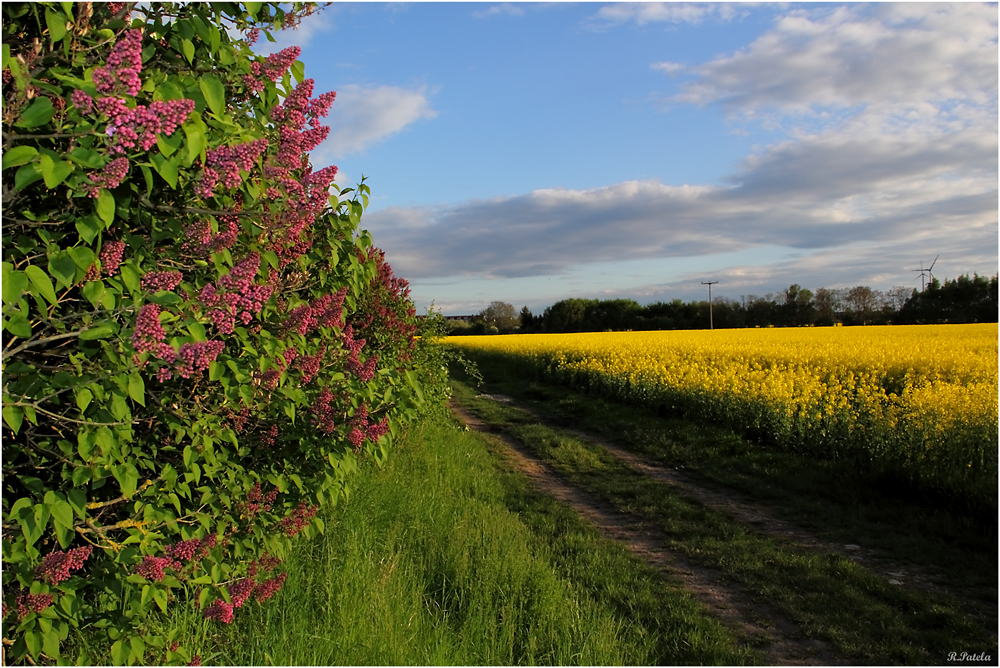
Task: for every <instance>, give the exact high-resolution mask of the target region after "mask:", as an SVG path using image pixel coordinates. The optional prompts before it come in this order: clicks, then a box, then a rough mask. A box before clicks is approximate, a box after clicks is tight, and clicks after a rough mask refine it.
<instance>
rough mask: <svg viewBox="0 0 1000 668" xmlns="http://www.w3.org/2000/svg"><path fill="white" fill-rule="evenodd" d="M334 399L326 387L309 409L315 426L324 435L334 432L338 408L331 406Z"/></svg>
mask: <svg viewBox="0 0 1000 668" xmlns="http://www.w3.org/2000/svg"><path fill="white" fill-rule="evenodd" d="M333 399H334V397H333V393H332V392H330V390H329V389H327V388H325V387H324V388H323V389H322V390H320V392H319V394H318V395H316V399H315V400H314V401H313V403H312V406H310V408H309V410H310V411H311V412H312V414H313V421H312V422H313V424H314V425H316V427H317V428H318V429H319V430H320V431H321V432H323V433H324V434H331V433H333V430H334V424H333V414H334V413H335V412H336V408H335V407H334V406H331V405H330V404H331V402H332V401H333Z"/></svg>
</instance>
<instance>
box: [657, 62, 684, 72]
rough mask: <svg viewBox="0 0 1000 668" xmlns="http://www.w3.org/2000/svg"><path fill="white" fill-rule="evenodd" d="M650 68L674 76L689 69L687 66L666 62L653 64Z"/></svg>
mask: <svg viewBox="0 0 1000 668" xmlns="http://www.w3.org/2000/svg"><path fill="white" fill-rule="evenodd" d="M649 68H650V69H652V70H659V71H660V72H663V73H665V74H670V75H673V74H677V73H678V72H683V71H684V70H686V69H687V66H686V65H682V64H681V63H671V62H666V61H664V62H662V63H653V64H652V65H650V66H649Z"/></svg>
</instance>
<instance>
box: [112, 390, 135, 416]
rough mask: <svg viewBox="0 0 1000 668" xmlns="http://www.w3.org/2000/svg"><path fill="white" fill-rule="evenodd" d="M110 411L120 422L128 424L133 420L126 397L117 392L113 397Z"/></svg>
mask: <svg viewBox="0 0 1000 668" xmlns="http://www.w3.org/2000/svg"><path fill="white" fill-rule="evenodd" d="M110 409H111V414H112V415H113V416H115V419H116V420H119V421H120V422H128V421H129V420H130V418H131V412H130V411H129V409H128V404H127V403H125V397H123V396H122V395H120V394H118V393H117V392H115V393H114V394H112V395H111V406H110Z"/></svg>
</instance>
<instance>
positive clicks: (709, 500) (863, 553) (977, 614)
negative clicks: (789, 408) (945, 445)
mask: <svg viewBox="0 0 1000 668" xmlns="http://www.w3.org/2000/svg"><path fill="white" fill-rule="evenodd" d="M480 396H482V397H485V398H488V399H492V400H494V401H497V402H500V403H505V404H510V405H512V406H514V407H516V408H517V409H518V410H521V411H524V412H525V413H527V414H528V415H530V416H531V417H532V418H534V419H535V420H536V421H537V422H538V423H539V424H545V425H548V426H551V427H554V428H557V429H559V430H561V431H562V432H564V433H566V434H569V435H571V436H573V437H575V438H578V439H580V440H582V441H585V442H589V443H593V444H595V445H598V446H600V447H602V448H604V449H606V450H607V451H608V452H609V453H610V454H611V455H613V456H614V457H615V458H616V459H618V460H619V461H620V462H622V463H624V464H626V465H627V466H629V467H630V468H631V469H632V470H633V471H635V472H636V473H638V474H640V475H643V476H646V477H647V478H649V479H651V480H655V481H656V482H658V483H660V484H663V485H666V486H669V487H671V488H673V489H675V490H677V491H678V492H680V493H681V494H682V495H684V496H685V497H687V498H689V499H693V500H695V501H697V502H699V503H701V504H702V505H704V506H706V507H708V508H711V509H712V510H717V511H719V512H722V513H725V514H727V515H728V516H730V517H732V518H733V519H735V520H737V521H738V522H740V523H742V524H744V525H746V526H749V527H752V528H753V529H754V530H755V531H757V532H759V533H761V534H763V535H766V536H770V537H772V538H776V539H779V540H785V541H789V542H793V543H795V544H797V545H799V546H804V547H808V548H811V549H816V550H822V551H825V552H834V553H836V554H839V555H841V556H843V557H846V558H848V559H850V560H851V561H853V562H855V563H857V564H858V565H860V566H863V567H864V568H866V569H868V570H869V571H872V572H874V573H878V574H879V575H881V576H882V577H884V578H885V579H886V580H887V581H888V582H889V584H892V585H895V586H906V587H910V588H913V589H918V590H921V591H924V592H927V593H929V594H932V595H934V596H938V597H940V598H943V599H945V600H951V601H953V602H955V603H957V604H958V605H959V606H960V607H961V609H962V610H964V611H965V612H966V614H968V615H970V616H971V617H973V618H974V619H977V620H978V621H979V623H980V625H981V626H982V628H983V629H984V631H986V632H987V634H988V635H989V637H990V639H991V640H992V641H993V642H996V640H997V628H998V614H997V606H995V605H994V606H992V607H988V606H986V605H984V604H983V602H982V601H981V599H980V598H978V597H976V596H975V594H974V593H973V592H968V591H964V590H960V589H955V588H949V587H943V586H941V585H939V584H936V583H935V580H936V579H938V578H936V577H935V575H934V574H933V573H929V572H926V571H924V570H923V569H921V568H919V567H918V566H915V565H913V564H901V563H899V562H897V561H894V560H892V559H890V558H888V557H887V556H885V555H884V554H881V553H880V552H879V551H877V550H873V549H869V548H865V547H864V546H861V545H856V544H842V543H835V542H831V541H828V540H825V539H822V538H820V537H818V536H816V535H815V534H814V533H812V532H810V531H808V530H807V529H804V528H802V527H800V526H797V525H796V524H794V523H792V522H789V521H787V520H783V519H780V518H778V517H776V516H775V515H773V514H772V513H771V512H769V511H768V510H767V509H764V508H761V506H760V505H759V504H755V503H754V502H753V500H752V499H750V498H749V497H747V496H745V495H743V494H740V493H738V492H734V491H732V490H725V491H722V490H719V489H717V488H716V489H710V488H708V487H706V486H705V485H704V484H702V483H700V482H699V481H697V480H695V478H694V477H693V476H691V475H688V474H685V473H683V472H681V471H677V470H673V469H668V468H665V467H663V466H660V465H658V464H654V463H652V462H650V461H649V460H648V459H646V458H644V457H642V456H641V455H637V454H635V453H634V452H630V451H628V450H626V449H624V448H622V447H621V446H620V445H617V444H615V443H612V442H610V441H608V440H606V439H603V438H600V437H598V436H595V435H593V434H590V433H588V432H585V431H582V430H579V429H574V428H572V427H567V426H566V425H565V424H564V423H562V422H560V421H559V420H556V419H552V418H549V417H548V416H545V415H542V414H540V413H538V412H537V411H535V410H533V409H531V408H529V407H526V406H524V405H522V404H520V403H517V402H516V401H514V399H512V398H511V397H508V396H505V395H499V394H482V395H480Z"/></svg>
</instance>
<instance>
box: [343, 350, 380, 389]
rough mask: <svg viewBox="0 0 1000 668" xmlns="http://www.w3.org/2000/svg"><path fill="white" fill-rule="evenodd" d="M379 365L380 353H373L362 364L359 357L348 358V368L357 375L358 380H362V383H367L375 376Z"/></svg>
mask: <svg viewBox="0 0 1000 668" xmlns="http://www.w3.org/2000/svg"><path fill="white" fill-rule="evenodd" d="M377 366H378V355H372V356H371V357H369V358H368V359H367V360H365V363H364V364H361V362H360V361H358V359H357V357H354V358H349V359H348V360H347V368H348V370H349V371H350V372H351V373H353V374H354V375H355V376H357V377H358V380H360V381H361V382H362V383H367V382H369V381H370V380H371V379H372V378H374V377H375V369H376V367H377Z"/></svg>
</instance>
